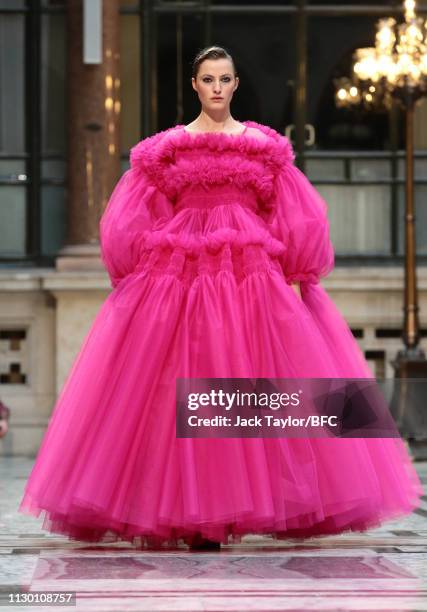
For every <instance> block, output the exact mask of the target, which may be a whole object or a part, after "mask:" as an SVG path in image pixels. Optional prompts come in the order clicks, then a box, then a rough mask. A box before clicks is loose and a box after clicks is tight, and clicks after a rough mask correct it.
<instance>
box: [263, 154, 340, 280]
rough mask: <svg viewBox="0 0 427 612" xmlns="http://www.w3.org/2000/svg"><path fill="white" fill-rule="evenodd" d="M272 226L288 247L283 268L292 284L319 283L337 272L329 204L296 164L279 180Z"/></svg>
mask: <svg viewBox="0 0 427 612" xmlns="http://www.w3.org/2000/svg"><path fill="white" fill-rule="evenodd" d="M268 222H269V225H270V228H271V232H272V233H273V235H274V236H275V237H276V238H278V239H279V240H281V241H282V242H283V243H284V244H285V247H286V250H285V252H284V254H283V256H282V259H281V264H282V268H283V272H284V275H285V277H286V280H287V282H288V284H290V283H293V282H296V281H302V282H308V283H318V282H319V279H320V278H322V277H324V276H326V275H327V274H329V272H331V270H332V269H333V268H334V259H335V257H334V249H333V245H332V243H331V240H330V235H329V220H328V211H327V204H326V202H325V200H324V199H323V198H322V197H321V195H320V194H319V192H318V191H317V190H316V189H315V187H314V186H313V185H312V184H311V183H310V181H309V180H308V178H307V177H306V176H305V174H304V173H303V172H302V171H301V170H300V169H299V168H298V167H297V166H295V165H294V163H293V162H292V161H288V162H286V163H285V164H284V165H283V167H282V168H281V170H280V171H279V172H278V174H277V176H276V178H275V186H274V195H273V206H272V207H271V213H270V217H269V220H268Z"/></svg>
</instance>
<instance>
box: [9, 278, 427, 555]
mask: <svg viewBox="0 0 427 612" xmlns="http://www.w3.org/2000/svg"><path fill="white" fill-rule="evenodd" d="M302 293H303V300H301V299H300V298H299V297H298V296H297V295H296V294H295V292H294V291H293V289H292V288H291V287H289V286H288V285H287V284H286V283H285V282H284V280H283V276H282V274H281V273H280V271H279V270H277V269H275V268H274V266H273V267H269V268H268V269H262V270H260V269H258V270H253V271H252V272H251V273H250V274H247V275H246V276H245V277H244V278H243V279H241V282H237V281H236V277H235V275H234V273H233V271H231V270H226V269H221V270H219V271H218V272H217V273H215V274H200V275H198V276H197V277H196V278H194V280H193V282H192V284H191V288H190V289H188V287H186V285H185V283H183V282H181V280H180V278H178V277H177V275H176V274H168V273H158V274H153V273H152V272H150V270H149V269H144V270H140V271H136V272H134V273H133V274H131V275H129V276H128V277H127V278H126V279H124V280H123V281H122V282H120V284H119V286H118V287H117V288H116V290H115V291H113V292H112V293H111V294H110V296H109V297H108V298H107V300H106V301H105V302H104V303H103V305H102V307H101V309H100V310H99V312H98V314H97V316H96V319H95V321H94V323H93V325H92V327H91V329H90V331H89V333H88V334H87V336H86V339H85V341H84V343H83V346H82V348H81V350H80V353H79V355H78V357H77V359H76V360H75V362H74V364H73V367H72V369H71V371H70V373H69V376H68V378H67V381H66V384H65V385H64V387H63V389H62V392H61V394H60V396H59V398H58V401H57V404H56V406H55V409H54V411H53V414H52V417H51V420H50V423H49V427H48V430H47V432H46V435H45V438H44V440H43V443H42V445H41V447H40V450H39V454H38V456H37V461H36V463H35V465H34V468H33V471H32V473H31V474H30V478H29V480H28V482H27V486H26V489H25V494H24V497H23V499H22V502H21V505H20V508H19V510H20V511H21V512H26V513H29V514H33V515H35V516H39V515H40V514H41V513H43V517H44V523H43V526H44V528H45V529H48V530H50V531H52V532H56V533H62V534H66V535H68V536H69V537H70V538H74V539H78V540H84V541H92V542H93V541H106V542H107V541H108V542H111V541H115V540H120V539H121V540H127V541H131V542H135V543H140V542H141V541H142V542H144V543H145V542H149V541H152V540H153V539H154V540H155V541H157V542H159V543H161V542H165V541H176V540H179V539H181V538H182V539H184V540H186V539H187V538H190V537H191V536H192V535H194V534H195V533H201V534H202V536H203V537H207V538H210V539H214V540H217V541H222V542H224V543H225V542H229V541H238V540H239V538H240V537H241V536H242V535H243V534H245V533H265V534H272V535H273V536H274V537H277V538H286V537H307V536H311V535H322V534H328V533H338V532H342V531H346V530H358V531H363V530H365V529H367V528H369V527H372V526H377V525H379V524H381V522H383V521H384V520H387V519H391V518H394V517H397V516H400V515H403V514H406V513H410V512H411V511H412V510H413V509H414V508H415V507H417V505H419V497H420V496H421V494H422V489H421V484H420V482H419V479H418V476H417V474H416V472H415V469H414V468H413V466H412V464H411V462H410V457H409V455H408V453H407V451H406V448H405V446H404V443H403V441H402V440H400V439H393V438H388V439H286V438H282V439H280V438H275V439H259V438H258V439H251V438H245V439H233V438H230V439H214V438H209V439H191V438H187V439H179V438H176V435H175V409H176V408H175V379H176V377H205V376H206V377H236V378H238V377H254V376H256V377H322V376H325V377H340V376H342V377H352V376H353V377H363V376H368V377H371V376H372V373H371V372H370V371H369V368H368V366H367V364H366V362H365V361H364V358H363V355H362V353H361V351H360V349H359V347H358V345H357V343H356V341H355V340H354V338H353V336H352V335H351V333H350V332H349V331H347V327H346V324H345V321H344V320H343V319H342V317H341V315H340V314H339V312H338V311H337V310H336V309H335V307H334V306H333V304H332V302H331V301H330V299H329V297H328V296H327V294H326V292H325V291H324V290H323V288H322V287H321V286H320V285H314V284H311V283H303V285H302ZM64 449H66V452H65V451H64Z"/></svg>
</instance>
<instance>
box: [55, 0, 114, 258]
mask: <svg viewBox="0 0 427 612" xmlns="http://www.w3.org/2000/svg"><path fill="white" fill-rule="evenodd" d="M119 19H120V17H119V0H104V1H103V2H102V63H100V64H85V63H84V62H83V2H82V0H69V1H68V2H67V121H68V165H67V179H68V208H67V214H68V234H67V243H66V245H65V247H64V248H62V249H61V251H60V253H59V257H58V258H57V259H56V269H57V270H94V269H100V268H102V263H101V260H100V256H99V254H100V253H99V233H98V232H99V219H100V217H101V215H102V212H103V210H104V208H105V205H106V203H107V201H108V198H109V196H110V194H111V191H112V189H113V187H114V185H115V183H116V182H117V180H118V178H119V176H120V140H119V120H120V74H119V25H120V21H119Z"/></svg>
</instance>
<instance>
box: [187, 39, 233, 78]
mask: <svg viewBox="0 0 427 612" xmlns="http://www.w3.org/2000/svg"><path fill="white" fill-rule="evenodd" d="M222 58H225V59H229V60H230V61H231V63H232V65H233V71H234V76H235V77H236V76H237V70H236V66H235V64H234V60H233V58H232V56H231V55H230V53H229V52H228V51H227V50H226V49H224V47H219V46H218V45H212V46H210V47H205V48H204V49H202V50H201V51H199V52H198V54H197V55H196V57H195V58H194V60H193V68H192V76H193V77H194V78H196V77H197V73H198V72H199V68H200V64H201V63H202V62H204V61H205V60H207V59H222Z"/></svg>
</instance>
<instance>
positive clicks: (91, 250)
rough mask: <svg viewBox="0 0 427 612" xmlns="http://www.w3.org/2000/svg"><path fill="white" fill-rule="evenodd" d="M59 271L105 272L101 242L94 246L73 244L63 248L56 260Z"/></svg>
mask: <svg viewBox="0 0 427 612" xmlns="http://www.w3.org/2000/svg"><path fill="white" fill-rule="evenodd" d="M55 268H56V270H58V271H67V270H105V266H104V264H103V262H102V260H101V251H100V245H99V242H96V243H93V244H72V245H67V246H65V247H63V248H62V249H61V250H60V251H59V254H58V256H57V258H56V260H55Z"/></svg>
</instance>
